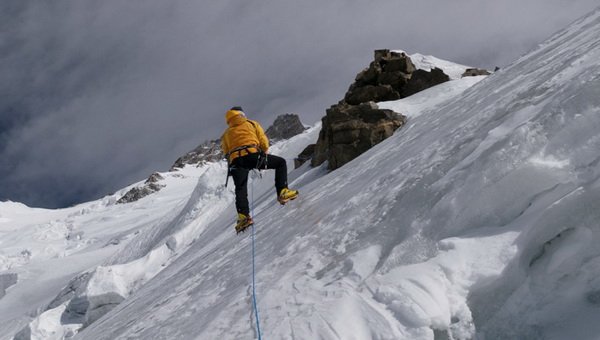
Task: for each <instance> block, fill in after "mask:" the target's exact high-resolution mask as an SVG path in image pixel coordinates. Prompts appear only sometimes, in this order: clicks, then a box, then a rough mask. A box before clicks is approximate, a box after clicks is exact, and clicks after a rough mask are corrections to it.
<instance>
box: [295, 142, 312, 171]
mask: <svg viewBox="0 0 600 340" xmlns="http://www.w3.org/2000/svg"><path fill="white" fill-rule="evenodd" d="M315 147H316V144H309V145H308V146H307V147H306V148H304V150H302V152H300V154H299V155H298V156H297V157H296V158H294V169H297V168H299V167H300V166H302V164H304V163H306V162H307V161H309V160H310V159H311V158H312V157H313V155H314V154H315Z"/></svg>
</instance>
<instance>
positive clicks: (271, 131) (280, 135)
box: [265, 113, 305, 142]
mask: <svg viewBox="0 0 600 340" xmlns="http://www.w3.org/2000/svg"><path fill="white" fill-rule="evenodd" d="M304 130H305V128H304V125H302V122H300V117H298V115H295V114H291V113H287V114H283V115H279V116H277V118H275V121H274V122H273V125H271V126H270V127H269V128H268V129H267V131H265V134H266V135H267V137H269V140H271V142H276V141H280V140H284V139H290V138H292V137H294V136H295V135H299V134H301V133H302V132H304Z"/></svg>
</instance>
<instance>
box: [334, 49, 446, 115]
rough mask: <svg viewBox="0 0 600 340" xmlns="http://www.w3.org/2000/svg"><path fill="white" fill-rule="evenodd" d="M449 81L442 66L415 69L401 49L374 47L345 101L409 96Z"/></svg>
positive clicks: (352, 101) (392, 98)
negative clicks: (427, 69) (373, 52)
mask: <svg viewBox="0 0 600 340" xmlns="http://www.w3.org/2000/svg"><path fill="white" fill-rule="evenodd" d="M448 80H450V77H448V75H446V74H444V72H443V71H442V70H441V69H433V70H431V72H429V71H424V70H417V69H416V67H415V65H414V64H413V62H412V60H411V59H410V57H409V56H407V55H406V54H405V53H403V52H393V51H390V50H376V51H375V60H373V61H372V62H371V64H369V67H367V68H366V69H364V70H362V71H361V72H360V73H359V74H358V75H357V76H356V79H355V82H354V83H353V84H352V85H350V88H349V89H348V92H347V93H346V95H345V97H344V102H346V103H348V104H350V105H358V104H361V103H366V102H370V101H373V102H380V101H387V100H396V99H400V98H404V97H408V96H410V95H412V94H414V93H416V92H418V91H421V90H424V89H426V88H428V87H431V86H434V85H437V84H440V83H442V82H445V81H448Z"/></svg>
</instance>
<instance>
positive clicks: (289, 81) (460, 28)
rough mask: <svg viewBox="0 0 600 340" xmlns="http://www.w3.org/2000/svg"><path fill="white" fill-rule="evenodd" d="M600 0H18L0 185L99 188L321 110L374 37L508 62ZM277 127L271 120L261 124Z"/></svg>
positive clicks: (373, 45)
mask: <svg viewBox="0 0 600 340" xmlns="http://www.w3.org/2000/svg"><path fill="white" fill-rule="evenodd" d="M596 5H597V3H596V1H595V0H576V1H564V0H530V1H516V0H507V1H496V2H492V1H489V2H482V1H477V0H458V1H452V2H449V1H441V0H426V1H414V2H408V1H399V0H382V1H377V2H373V1H358V0H354V1H352V0H345V1H342V0H331V1H315V0H306V1H281V0H278V1H275V0H273V1H233V0H229V1H214V2H208V1H158V0H154V1H152V0H143V1H142V0H137V1H136V0H131V1H93V0H80V1H71V2H37V1H10V0H9V1H6V2H3V3H2V4H0V10H1V12H0V13H1V14H0V16H1V17H0V74H1V75H2V77H1V80H0V159H1V161H0V199H11V200H16V201H22V202H25V203H27V204H31V205H37V206H47V207H57V206H65V205H69V204H73V203H75V202H79V201H82V200H88V199H92V198H96V197H99V196H101V195H103V194H106V193H108V192H110V191H113V190H116V189H118V188H120V187H122V186H124V185H127V184H130V183H131V182H133V181H135V180H141V179H143V178H144V177H145V176H147V175H148V174H149V173H150V172H152V171H154V170H165V169H167V168H168V166H169V165H170V164H171V163H172V162H173V161H174V160H175V159H176V158H177V157H178V156H179V155H180V154H182V153H183V152H185V151H187V150H189V149H191V148H193V147H194V146H196V145H197V144H198V143H200V142H201V141H203V140H205V139H209V138H215V137H218V136H219V135H220V133H221V132H222V130H223V129H224V128H225V123H224V121H223V114H224V111H225V110H226V109H227V108H229V107H230V106H233V105H242V106H243V107H244V108H245V110H246V111H247V112H248V114H249V115H250V116H251V117H253V118H257V119H258V120H260V121H261V122H263V125H268V124H269V123H271V122H272V120H273V119H274V118H275V116H276V115H278V114H281V113H286V112H295V113H298V114H300V115H301V117H302V118H303V120H304V121H305V123H309V124H312V123H314V122H316V121H317V120H318V119H320V117H321V116H322V115H323V114H324V110H325V108H327V107H328V106H329V105H331V104H333V103H335V102H337V101H338V100H339V99H341V97H342V96H343V93H344V92H345V91H346V89H347V87H348V86H349V84H350V83H351V81H352V80H353V78H354V76H355V75H356V73H357V72H358V71H360V69H361V68H363V67H365V66H366V65H367V64H368V63H369V61H370V59H371V58H372V51H373V50H374V49H377V48H399V49H404V50H406V51H408V52H409V53H414V52H420V53H423V54H433V55H436V56H438V57H441V58H445V59H449V60H453V61H457V62H461V63H464V64H467V65H472V66H480V67H487V68H493V67H494V66H496V65H499V66H505V65H506V64H508V63H510V62H511V61H512V60H514V59H515V58H517V57H518V56H519V55H521V54H523V53H525V52H526V51H527V50H529V49H531V48H533V47H534V46H535V45H536V44H537V43H540V42H541V41H542V40H543V39H545V38H546V37H548V36H549V35H551V34H552V33H553V32H554V31H556V30H558V29H560V28H562V27H564V26H565V25H567V24H568V23H569V22H570V21H572V20H574V19H576V18H577V17H579V16H581V15H583V14H585V13H586V12H589V11H591V10H592V9H593V8H594V7H595V6H596ZM265 127H266V126H265Z"/></svg>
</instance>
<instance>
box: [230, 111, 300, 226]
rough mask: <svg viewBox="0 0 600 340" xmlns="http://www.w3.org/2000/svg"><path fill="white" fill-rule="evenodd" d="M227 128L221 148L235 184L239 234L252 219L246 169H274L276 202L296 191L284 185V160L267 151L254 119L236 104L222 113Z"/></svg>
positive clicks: (266, 141) (267, 141)
mask: <svg viewBox="0 0 600 340" xmlns="http://www.w3.org/2000/svg"><path fill="white" fill-rule="evenodd" d="M225 120H226V122H227V125H229V127H228V128H227V130H225V132H224V133H223V136H221V150H222V151H223V154H225V155H226V157H227V161H228V165H229V167H228V168H229V169H228V174H227V176H229V175H231V177H233V182H234V183H235V207H236V209H237V213H238V219H237V223H236V225H235V231H236V232H237V233H240V232H242V231H244V230H245V229H246V228H248V227H249V226H251V225H252V224H253V223H254V222H253V221H252V217H251V216H250V208H249V206H248V188H247V184H248V172H249V171H250V170H252V169H259V170H260V169H275V189H276V193H277V201H279V203H280V204H282V205H284V204H286V203H287V202H288V201H291V200H293V199H295V198H296V197H298V191H297V190H290V189H288V187H287V165H286V163H285V159H283V158H281V157H278V156H275V155H270V154H267V152H268V150H269V139H268V138H267V136H266V135H265V132H264V130H263V128H262V127H261V126H260V124H259V123H258V122H256V121H253V120H250V119H247V118H246V115H245V114H244V112H243V110H242V108H241V107H239V106H235V107H232V108H231V109H230V110H229V111H227V113H226V114H225Z"/></svg>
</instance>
